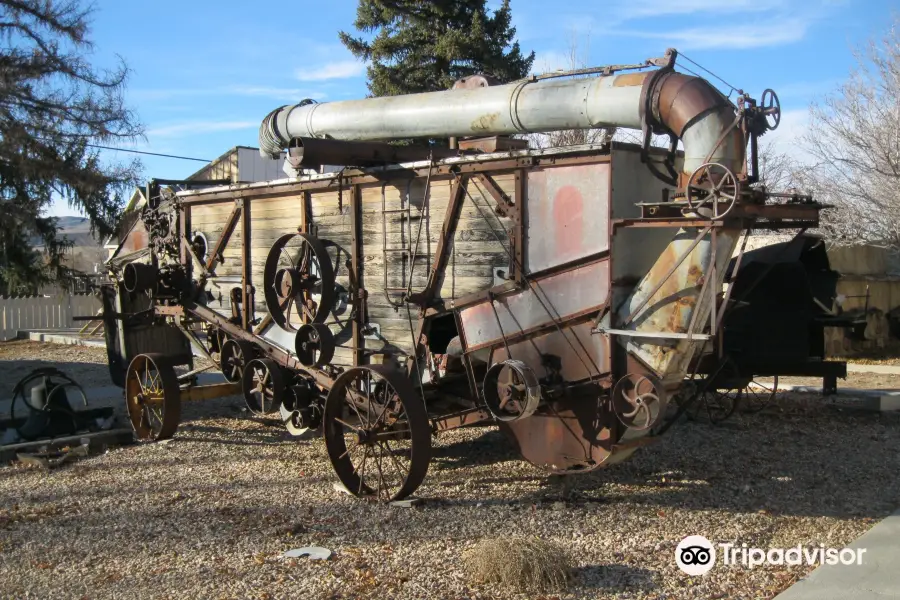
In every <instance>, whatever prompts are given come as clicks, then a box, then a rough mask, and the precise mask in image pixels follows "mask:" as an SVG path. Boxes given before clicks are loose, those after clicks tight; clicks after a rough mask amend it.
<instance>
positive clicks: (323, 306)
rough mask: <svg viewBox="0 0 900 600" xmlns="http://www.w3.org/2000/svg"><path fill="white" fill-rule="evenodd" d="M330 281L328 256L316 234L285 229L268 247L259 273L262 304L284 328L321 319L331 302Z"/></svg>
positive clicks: (331, 269) (332, 272) (331, 279)
mask: <svg viewBox="0 0 900 600" xmlns="http://www.w3.org/2000/svg"><path fill="white" fill-rule="evenodd" d="M334 285H335V282H334V267H333V266H332V264H331V257H330V255H329V254H328V252H327V251H326V250H325V247H324V245H323V244H322V242H321V241H320V240H318V239H317V238H315V237H313V236H311V235H308V234H305V233H300V234H293V233H289V234H287V235H283V236H281V237H280V238H278V239H277V240H276V241H275V243H274V244H273V245H272V247H271V248H270V249H269V254H268V256H267V257H266V263H265V267H264V273H263V287H264V296H265V300H266V307H267V308H268V310H269V314H270V315H271V316H272V320H273V321H274V322H275V324H276V325H278V326H279V327H281V328H282V329H284V330H285V331H289V332H293V331H296V330H297V328H298V327H299V326H301V325H303V324H306V323H321V322H323V321H324V320H325V319H326V318H327V317H328V314H329V312H330V310H331V307H332V305H333V304H334Z"/></svg>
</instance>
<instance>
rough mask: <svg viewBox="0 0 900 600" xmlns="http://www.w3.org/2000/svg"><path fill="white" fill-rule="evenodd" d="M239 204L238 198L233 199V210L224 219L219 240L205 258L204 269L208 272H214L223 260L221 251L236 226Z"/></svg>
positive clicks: (239, 209)
mask: <svg viewBox="0 0 900 600" xmlns="http://www.w3.org/2000/svg"><path fill="white" fill-rule="evenodd" d="M241 205H242V204H241V201H240V200H237V201H235V203H234V210H232V211H231V214H230V215H228V220H227V221H225V229H223V230H222V235H221V236H219V241H217V242H216V246H215V248H213V249H212V251H211V252H210V253H209V256H208V257H207V258H206V270H207V271H209V272H210V273H215V272H216V266H217V265H218V264H219V263H221V262H225V258H224V257H223V256H222V253H223V252H224V251H225V246H227V245H228V240H230V239H231V234H232V233H234V228H235V227H237V223H238V217H240V216H241Z"/></svg>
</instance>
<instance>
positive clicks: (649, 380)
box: [612, 373, 668, 431]
mask: <svg viewBox="0 0 900 600" xmlns="http://www.w3.org/2000/svg"><path fill="white" fill-rule="evenodd" d="M667 404H668V397H667V395H666V391H665V389H664V388H663V385H662V382H661V381H659V379H657V378H656V377H653V376H651V375H639V374H636V373H632V374H629V375H626V376H625V377H622V378H621V379H619V381H617V382H616V385H615V387H613V392H612V406H613V410H614V411H615V413H616V416H617V417H618V418H619V421H620V422H621V423H622V424H623V425H625V426H626V427H628V428H629V429H634V430H637V431H646V430H647V429H650V428H651V427H653V426H654V425H656V424H657V423H658V422H659V420H660V419H661V418H662V416H663V415H664V414H665V410H666V405H667Z"/></svg>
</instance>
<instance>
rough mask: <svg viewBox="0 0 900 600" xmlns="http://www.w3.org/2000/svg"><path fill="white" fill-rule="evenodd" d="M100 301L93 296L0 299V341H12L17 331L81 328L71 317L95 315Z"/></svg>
mask: <svg viewBox="0 0 900 600" xmlns="http://www.w3.org/2000/svg"><path fill="white" fill-rule="evenodd" d="M100 306H101V305H100V300H99V298H97V297H96V296H94V295H93V294H66V295H54V296H21V297H10V298H3V297H0V340H4V341H5V340H10V339H14V338H15V337H16V335H17V334H18V332H19V331H28V330H34V329H64V328H70V327H78V328H81V326H82V325H85V323H84V322H82V321H75V320H73V317H78V316H88V315H95V314H97V311H98V310H100Z"/></svg>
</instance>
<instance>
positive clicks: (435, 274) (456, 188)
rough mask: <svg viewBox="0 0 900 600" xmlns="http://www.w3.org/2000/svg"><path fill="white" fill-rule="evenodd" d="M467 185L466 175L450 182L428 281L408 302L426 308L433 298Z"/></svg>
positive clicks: (451, 244)
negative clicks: (445, 209)
mask: <svg viewBox="0 0 900 600" xmlns="http://www.w3.org/2000/svg"><path fill="white" fill-rule="evenodd" d="M467 185H468V178H467V177H460V178H457V179H454V180H453V182H452V183H451V184H450V200H449V201H448V202H447V211H446V213H445V215H444V222H443V224H442V225H441V236H440V237H439V238H438V242H437V247H436V248H435V251H434V262H433V263H432V264H431V271H430V272H429V273H428V282H427V283H426V284H425V289H423V290H422V291H421V292H417V293H415V294H410V295H409V298H408V299H407V301H408V302H412V303H413V304H418V305H419V306H421V307H422V308H423V309H424V308H428V305H429V304H431V301H432V300H433V299H434V296H435V294H436V293H437V290H438V285H439V284H440V282H441V279H442V277H443V275H444V270H445V269H446V267H447V261H448V260H450V252H451V250H452V248H453V237H454V236H455V235H456V226H457V225H458V224H459V216H460V214H461V213H462V207H463V204H464V203H465V198H466V186H467ZM385 272H387V265H385Z"/></svg>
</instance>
